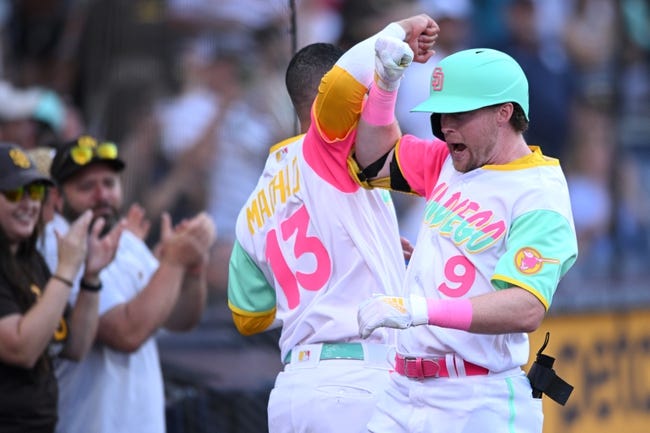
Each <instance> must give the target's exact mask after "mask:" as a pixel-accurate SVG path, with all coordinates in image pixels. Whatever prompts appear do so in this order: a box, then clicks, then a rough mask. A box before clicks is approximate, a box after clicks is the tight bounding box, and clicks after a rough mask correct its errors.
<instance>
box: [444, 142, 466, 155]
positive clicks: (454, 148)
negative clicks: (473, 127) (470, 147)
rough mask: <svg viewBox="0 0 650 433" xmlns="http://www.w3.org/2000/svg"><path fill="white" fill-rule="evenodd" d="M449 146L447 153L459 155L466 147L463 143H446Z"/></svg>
mask: <svg viewBox="0 0 650 433" xmlns="http://www.w3.org/2000/svg"><path fill="white" fill-rule="evenodd" d="M447 145H448V146H449V151H450V152H451V153H460V152H462V151H463V150H465V149H467V146H465V145H464V144H463V143H447Z"/></svg>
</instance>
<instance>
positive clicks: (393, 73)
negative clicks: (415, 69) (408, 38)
mask: <svg viewBox="0 0 650 433" xmlns="http://www.w3.org/2000/svg"><path fill="white" fill-rule="evenodd" d="M411 62H413V50H411V47H409V45H408V44H407V43H406V42H404V41H403V40H401V39H398V38H396V37H393V36H380V37H378V38H377V40H376V41H375V74H376V75H375V78H376V82H377V85H378V86H379V87H381V88H382V89H384V90H387V91H389V92H392V91H394V90H396V89H397V88H398V87H399V82H400V80H401V79H402V75H404V71H405V70H406V68H408V67H409V65H410V64H411Z"/></svg>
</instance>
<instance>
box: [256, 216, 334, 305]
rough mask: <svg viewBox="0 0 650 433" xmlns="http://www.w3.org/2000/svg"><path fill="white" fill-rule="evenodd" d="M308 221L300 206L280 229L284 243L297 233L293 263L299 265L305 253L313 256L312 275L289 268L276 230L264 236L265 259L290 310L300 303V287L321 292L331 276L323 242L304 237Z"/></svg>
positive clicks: (330, 262)
mask: <svg viewBox="0 0 650 433" xmlns="http://www.w3.org/2000/svg"><path fill="white" fill-rule="evenodd" d="M309 220H310V217H309V213H308V212H307V208H306V207H305V206H304V205H303V206H301V207H300V208H299V209H298V210H297V211H296V212H294V213H293V214H292V215H291V216H290V217H289V218H287V219H286V220H285V221H283V222H282V223H281V224H280V230H281V232H282V241H284V242H286V241H288V240H289V238H290V237H291V236H292V235H293V234H294V233H296V240H295V243H294V246H293V255H294V260H292V262H293V263H298V259H299V258H300V257H302V256H303V255H305V254H313V256H314V260H315V262H316V266H315V269H314V271H313V272H311V273H304V272H300V271H299V270H297V269H296V270H293V269H291V267H290V266H289V264H288V263H287V260H286V259H285V257H284V256H283V254H282V248H281V247H280V240H279V239H278V234H277V231H276V230H275V229H273V230H270V231H269V232H268V233H267V235H266V259H267V260H268V261H269V264H270V265H271V270H272V271H273V275H275V278H276V279H277V280H278V283H279V284H280V287H281V288H282V291H283V292H284V294H285V296H286V297H287V305H288V306H289V308H290V309H293V308H296V307H297V306H298V304H299V303H300V291H299V285H300V286H301V287H303V288H304V289H305V290H312V291H316V290H320V289H322V288H323V286H324V285H325V283H327V281H328V280H329V278H330V275H331V273H332V261H331V259H330V256H329V253H328V252H327V249H325V246H324V245H323V243H322V242H321V241H320V239H318V238H317V237H315V236H307V227H308V226H309Z"/></svg>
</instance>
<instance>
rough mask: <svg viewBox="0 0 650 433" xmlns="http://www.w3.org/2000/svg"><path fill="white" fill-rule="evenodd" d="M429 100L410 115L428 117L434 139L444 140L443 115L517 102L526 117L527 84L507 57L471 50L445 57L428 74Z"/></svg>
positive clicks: (514, 64)
mask: <svg viewBox="0 0 650 433" xmlns="http://www.w3.org/2000/svg"><path fill="white" fill-rule="evenodd" d="M430 86H431V87H430V89H429V91H430V94H429V98H428V99H427V100H426V101H424V102H422V103H420V104H419V105H417V106H416V107H414V108H413V109H411V111H417V112H427V113H432V114H431V129H432V130H433V135H435V136H436V137H438V138H439V139H441V140H444V134H443V133H442V130H441V127H440V115H441V114H443V113H462V112H465V111H472V110H476V109H479V108H483V107H488V106H490V105H496V104H501V103H505V102H516V103H517V104H519V105H520V106H521V108H522V109H523V110H524V114H525V115H526V119H529V117H528V80H527V79H526V75H525V74H524V71H523V70H522V69H521V66H519V64H518V63H517V62H516V61H515V59H513V58H512V57H510V56H509V55H507V54H506V53H503V52H501V51H497V50H493V49H489V48H473V49H469V50H463V51H459V52H457V53H454V54H452V55H450V56H447V57H445V58H444V59H442V60H441V61H440V63H438V65H437V66H436V67H435V68H434V69H433V73H432V74H431V83H430Z"/></svg>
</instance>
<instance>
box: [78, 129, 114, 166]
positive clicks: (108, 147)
mask: <svg viewBox="0 0 650 433" xmlns="http://www.w3.org/2000/svg"><path fill="white" fill-rule="evenodd" d="M95 156H96V157H98V158H100V159H117V146H116V145H115V143H111V142H110V141H105V142H102V143H97V140H95V139H94V138H92V137H88V136H84V137H81V138H79V140H77V145H76V146H74V147H73V148H71V149H70V158H72V160H73V161H74V162H75V163H76V164H78V165H86V164H88V163H89V162H90V161H92V159H93V157H95Z"/></svg>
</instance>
